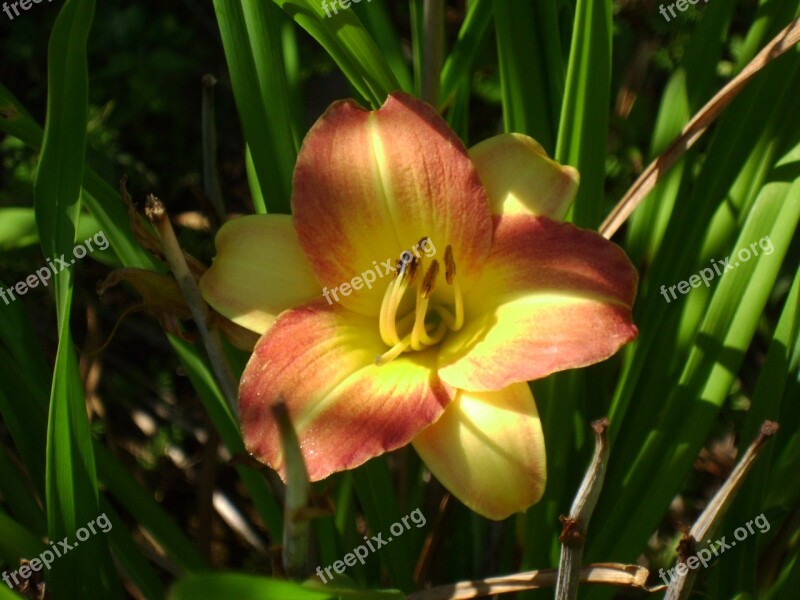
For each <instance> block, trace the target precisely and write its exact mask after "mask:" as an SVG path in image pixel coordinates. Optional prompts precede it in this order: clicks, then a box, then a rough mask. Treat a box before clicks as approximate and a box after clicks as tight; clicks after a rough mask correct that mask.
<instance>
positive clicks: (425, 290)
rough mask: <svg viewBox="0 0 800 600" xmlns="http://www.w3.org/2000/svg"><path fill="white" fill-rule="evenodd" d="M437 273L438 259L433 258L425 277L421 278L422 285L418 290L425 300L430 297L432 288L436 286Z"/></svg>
mask: <svg viewBox="0 0 800 600" xmlns="http://www.w3.org/2000/svg"><path fill="white" fill-rule="evenodd" d="M438 275H439V261H438V260H436V259H435V258H434V259H433V262H432V263H431V266H430V267H428V272H427V273H425V279H423V280H422V287H421V288H420V292H421V293H422V296H423V297H424V298H425V299H426V300H427V299H428V298H430V297H431V294H432V293H433V288H434V287H436V277H437V276H438Z"/></svg>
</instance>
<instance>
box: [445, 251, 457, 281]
mask: <svg viewBox="0 0 800 600" xmlns="http://www.w3.org/2000/svg"><path fill="white" fill-rule="evenodd" d="M455 276H456V261H455V259H454V258H453V247H452V246H451V245H450V244H447V248H445V249H444V278H445V281H447V285H452V284H453V279H454V278H455Z"/></svg>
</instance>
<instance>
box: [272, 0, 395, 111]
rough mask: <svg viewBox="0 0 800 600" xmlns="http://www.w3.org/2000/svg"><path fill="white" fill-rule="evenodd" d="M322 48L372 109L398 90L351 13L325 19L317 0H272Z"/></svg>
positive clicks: (386, 68) (367, 35) (389, 72)
mask: <svg viewBox="0 0 800 600" xmlns="http://www.w3.org/2000/svg"><path fill="white" fill-rule="evenodd" d="M274 2H275V3H276V4H277V5H278V6H280V7H281V8H282V9H283V10H284V12H286V14H288V15H289V16H290V17H291V18H292V19H294V20H295V21H296V22H297V24H298V25H300V27H302V28H303V29H305V30H306V31H307V32H308V33H309V34H311V37H313V38H314V39H315V40H317V41H318V42H319V43H320V45H321V46H322V47H323V48H325V50H326V51H327V52H328V54H329V55H330V56H331V58H332V59H333V60H335V61H336V64H337V65H339V68H340V69H341V71H342V73H343V74H344V76H345V77H347V79H348V81H349V82H350V83H351V84H352V85H353V87H354V88H355V89H356V90H357V91H358V93H359V94H361V96H362V97H363V99H364V100H366V101H367V102H368V103H369V104H370V106H371V107H372V108H378V107H380V106H381V105H382V104H383V102H384V101H385V100H386V97H387V96H388V95H389V92H392V91H394V90H398V89H400V84H399V83H398V81H397V79H396V78H395V76H394V74H393V73H392V70H391V69H390V68H389V65H387V64H386V60H385V59H384V58H383V55H382V54H381V51H380V49H379V48H378V46H377V45H376V44H375V41H374V40H373V39H372V37H370V35H369V33H368V32H367V30H366V29H365V28H364V25H363V24H362V23H361V21H360V20H359V19H358V17H357V16H356V14H355V13H354V12H353V11H352V10H340V11H338V13H337V14H333V12H332V11H329V12H331V16H330V17H328V16H327V15H326V13H325V11H324V9H323V8H322V5H321V4H320V3H319V2H317V0H274Z"/></svg>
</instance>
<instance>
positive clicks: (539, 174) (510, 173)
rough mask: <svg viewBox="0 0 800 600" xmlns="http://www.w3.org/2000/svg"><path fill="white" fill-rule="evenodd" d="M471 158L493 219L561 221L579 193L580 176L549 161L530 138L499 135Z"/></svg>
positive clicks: (474, 150) (477, 147)
mask: <svg viewBox="0 0 800 600" xmlns="http://www.w3.org/2000/svg"><path fill="white" fill-rule="evenodd" d="M469 155H470V157H471V158H472V161H473V163H474V164H475V167H476V169H477V170H478V175H479V176H480V178H481V181H482V182H483V185H484V186H485V187H486V193H487V194H488V196H489V203H490V205H491V209H492V214H493V215H497V216H501V215H516V214H529V215H544V216H546V217H550V218H551V219H554V220H556V221H560V220H562V219H563V218H564V216H565V215H566V214H567V211H568V210H569V207H570V205H571V204H572V201H573V200H574V199H575V194H576V193H577V192H578V182H579V179H580V178H579V176H578V172H577V171H576V170H575V169H573V168H572V167H569V166H564V165H560V164H559V163H557V162H556V161H554V160H552V159H550V158H549V157H548V156H547V153H546V152H545V151H544V148H542V146H541V144H539V142H537V141H536V140H534V139H533V138H532V137H528V136H527V135H523V134H521V133H503V134H500V135H496V136H494V137H491V138H489V139H487V140H484V141H482V142H480V143H479V144H476V145H475V146H473V147H472V148H470V150H469Z"/></svg>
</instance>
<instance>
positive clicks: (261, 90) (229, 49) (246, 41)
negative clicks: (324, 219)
mask: <svg viewBox="0 0 800 600" xmlns="http://www.w3.org/2000/svg"><path fill="white" fill-rule="evenodd" d="M214 10H215V11H216V14H217V22H218V23H219V29H220V34H221V36H222V44H223V46H224V48H225V57H226V59H227V61H228V71H229V72H230V76H231V84H232V85H233V94H234V97H235V99H236V106H237V108H238V110H239V118H240V119H241V121H242V128H243V130H244V135H245V141H246V143H247V146H248V148H249V149H250V152H252V154H253V164H254V166H255V171H256V174H257V175H258V182H259V186H260V189H261V190H270V195H269V196H268V197H267V198H266V199H265V200H266V201H267V203H268V206H269V208H270V209H271V210H270V212H281V213H286V214H288V213H289V198H290V194H291V176H292V169H293V167H294V161H295V158H296V154H297V147H296V144H295V140H294V133H293V132H292V131H291V128H290V124H291V120H290V111H289V105H288V96H287V90H286V81H285V78H284V76H283V73H284V64H283V54H282V50H281V44H280V39H279V37H280V33H279V28H278V24H277V22H276V17H277V15H276V14H275V13H274V12H273V10H274V7H272V5H270V4H269V3H266V2H244V1H242V0H214ZM253 199H254V201H256V202H258V201H259V200H260V197H259V196H257V195H254V197H253ZM255 208H256V212H258V213H264V212H267V206H262V205H258V204H257V205H256V207H255Z"/></svg>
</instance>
